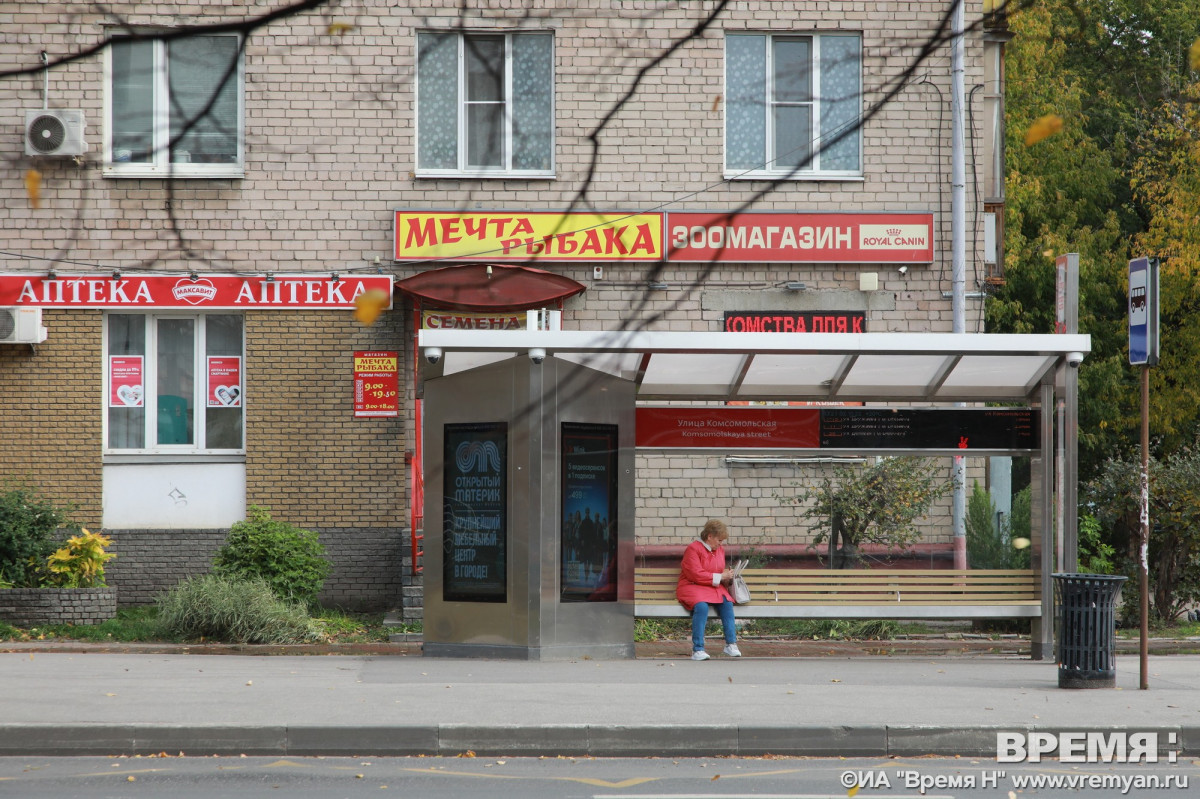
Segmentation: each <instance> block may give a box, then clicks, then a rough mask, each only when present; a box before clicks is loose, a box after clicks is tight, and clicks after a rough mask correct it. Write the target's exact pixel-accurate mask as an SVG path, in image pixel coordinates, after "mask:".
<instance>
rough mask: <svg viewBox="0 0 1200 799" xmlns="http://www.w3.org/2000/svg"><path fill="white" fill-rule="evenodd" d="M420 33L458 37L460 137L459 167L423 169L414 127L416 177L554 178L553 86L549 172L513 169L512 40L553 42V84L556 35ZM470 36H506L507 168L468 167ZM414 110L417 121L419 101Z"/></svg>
mask: <svg viewBox="0 0 1200 799" xmlns="http://www.w3.org/2000/svg"><path fill="white" fill-rule="evenodd" d="M418 33H419V34H420V33H432V34H445V35H452V36H454V37H455V42H456V45H457V47H458V57H457V61H458V108H457V117H458V131H457V134H456V135H457V139H456V141H457V155H458V165H457V166H456V167H455V168H453V169H445V168H443V169H430V168H422V167H421V166H420V160H419V159H420V155H419V154H420V151H421V150H420V146H421V143H420V135H419V131H420V126H419V125H416V124H414V126H413V131H414V141H415V142H416V149H415V150H414V153H413V160H414V162H415V163H416V168H415V172H414V174H415V175H416V176H417V177H418V178H423V177H457V178H538V179H542V178H553V177H554V171H555V155H556V152H555V151H556V150H557V147H556V135H555V134H556V124H555V120H556V116H555V106H556V103H555V100H556V93H555V90H554V86H553V85H551V87H550V120H551V124H550V168H549V169H514V168H513V167H512V156H513V147H512V138H513V113H512V103H513V100H514V96H513V79H512V78H513V75H512V62H513V47H512V40H513V37H515V36H529V35H539V36H547V37H549V38H550V64H551V76H550V80H551V83H552V84H553V83H554V80H555V72H554V52H555V41H554V35H553V34H552V33H551V32H549V31H525V30H522V31H516V32H509V31H487V30H472V31H458V32H449V31H436V30H423V31H419V32H418ZM470 36H503V37H504V98H505V99H504V145H503V146H504V156H503V161H504V164H503V166H498V167H479V166H468V165H467V152H468V149H469V144H468V141H467V107H468V105H469V103H468V101H467V99H466V98H467V52H466V50H467V48H466V39H467V38H468V37H470ZM416 51H417V52H419V47H418V48H416ZM416 72H417V75H415V76H414V80H413V82H414V85H415V86H416V88H417V90H416V91H414V98H419V97H420V93H419V83H418V82H419V80H420V78H419V69H418V70H416ZM413 109H414V111H413V113H414V117H415V116H417V115H419V114H420V112H421V109H420V103H419V100H416V99H414V102H413Z"/></svg>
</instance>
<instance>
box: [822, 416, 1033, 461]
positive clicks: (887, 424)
mask: <svg viewBox="0 0 1200 799" xmlns="http://www.w3.org/2000/svg"><path fill="white" fill-rule="evenodd" d="M1037 426H1038V412H1037V410H1035V409H1033V408H845V409H842V408H822V409H821V448H822V449H826V448H828V449H962V450H969V449H996V450H1009V451H1011V450H1034V449H1037V446H1038V438H1037Z"/></svg>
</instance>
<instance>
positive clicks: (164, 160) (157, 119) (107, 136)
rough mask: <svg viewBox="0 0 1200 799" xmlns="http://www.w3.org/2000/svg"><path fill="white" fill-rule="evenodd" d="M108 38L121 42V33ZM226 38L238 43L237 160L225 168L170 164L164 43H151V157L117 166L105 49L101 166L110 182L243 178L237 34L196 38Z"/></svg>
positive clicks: (242, 85)
mask: <svg viewBox="0 0 1200 799" xmlns="http://www.w3.org/2000/svg"><path fill="white" fill-rule="evenodd" d="M110 35H111V36H112V37H113V38H114V39H118V40H119V39H121V38H122V37H121V31H116V30H113V31H111V32H110ZM198 35H205V36H230V37H232V38H235V39H237V40H238V50H237V54H238V63H237V74H236V75H235V76H233V78H232V79H233V80H234V81H235V83H236V87H235V90H236V94H237V160H236V161H235V162H233V163H228V164H202V163H189V162H172V161H171V151H170V102H169V93H170V86H169V81H168V66H169V65H168V59H167V42H165V41H163V40H162V39H151V40H148V41H151V42H152V43H153V47H154V84H153V85H154V121H153V128H152V135H153V140H154V141H153V157H152V158H151V160H150V161H149V162H147V163H131V162H119V161H117V160H116V158H115V156H114V153H113V143H112V132H113V121H112V120H113V113H114V111H115V109H114V108H113V90H112V87H113V79H114V78H115V75H114V74H113V60H112V52H113V48H112V47H108V48H106V49H105V51H104V53H105V57H104V165H103V167H102V172H101V173H102V174H103V175H104V176H105V177H111V178H155V177H162V178H240V177H243V176H244V175H245V160H246V131H245V128H246V103H245V86H246V84H245V51H244V50H243V48H242V47H241V44H242V43H241V36H240V35H238V34H232V33H231V34H198Z"/></svg>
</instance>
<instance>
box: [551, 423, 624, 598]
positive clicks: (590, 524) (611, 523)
mask: <svg viewBox="0 0 1200 799" xmlns="http://www.w3.org/2000/svg"><path fill="white" fill-rule="evenodd" d="M559 468H560V474H561V476H562V502H561V503H560V504H561V507H562V520H561V525H562V527H561V533H560V536H561V538H560V547H559V551H560V553H561V562H562V574H561V578H562V592H561V600H562V601H563V602H615V601H616V599H617V426H616V425H611V424H578V423H572V422H563V424H562V462H561V463H560V465H559Z"/></svg>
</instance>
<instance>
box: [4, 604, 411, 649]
mask: <svg viewBox="0 0 1200 799" xmlns="http://www.w3.org/2000/svg"><path fill="white" fill-rule="evenodd" d="M313 621H314V622H316V624H317V625H319V626H320V627H321V628H322V630H323V631H324V633H325V635H326V636H327V637H328V639H329V640H330V641H331V642H333V643H339V644H360V643H382V642H386V641H387V640H388V635H389V634H390V633H393V632H420V631H421V625H420V624H407V625H404V626H403V627H400V628H397V627H384V626H383V614H382V613H349V612H345V611H341V610H336V609H327V608H322V609H319V610H318V611H317V612H316V613H315V614H314V616H313ZM207 640H209V641H212V642H214V643H232V642H223V641H221V640H220V639H215V638H208V639H207ZM0 641H80V642H84V643H95V644H104V643H147V644H153V643H182V639H181V638H180V637H179V636H173V635H169V634H167V633H166V632H164V631H163V629H162V626H161V625H160V624H159V623H158V608H157V607H156V606H154V605H141V606H136V607H127V608H120V609H119V610H117V617H116V618H115V619H109V620H108V621H106V622H104V623H102V624H91V625H76V624H55V625H44V626H40V627H31V628H27V629H26V628H21V627H14V626H12V625H11V624H7V623H5V622H0Z"/></svg>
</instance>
